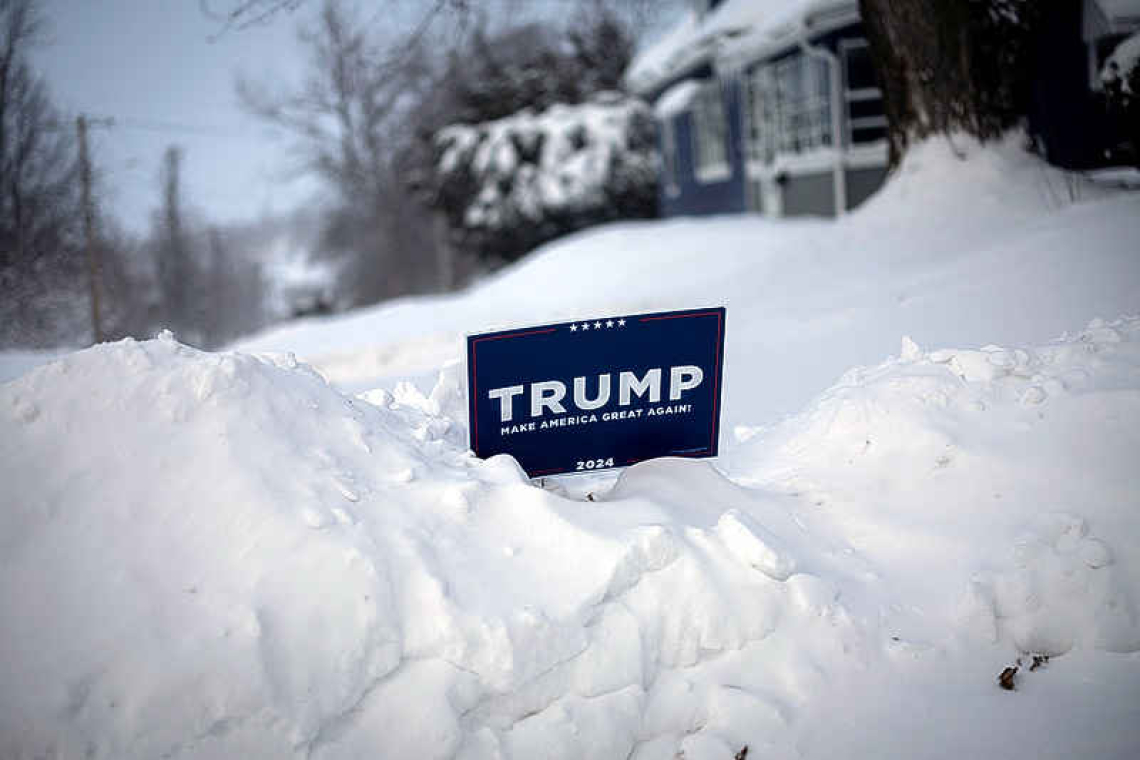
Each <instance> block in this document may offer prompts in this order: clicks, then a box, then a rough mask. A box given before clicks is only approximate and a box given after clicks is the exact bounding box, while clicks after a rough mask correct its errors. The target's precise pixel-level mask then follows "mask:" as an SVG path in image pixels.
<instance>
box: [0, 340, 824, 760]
mask: <svg viewBox="0 0 1140 760" xmlns="http://www.w3.org/2000/svg"><path fill="white" fill-rule="evenodd" d="M455 390H456V383H455V380H454V377H451V376H449V375H448V374H447V373H445V374H444V376H443V378H442V379H441V381H440V383H439V385H438V386H437V390H436V392H434V393H433V394H432V395H431V396H423V395H422V394H418V392H416V391H415V390H414V389H413V388H411V387H410V386H401V387H398V388H397V389H396V391H395V392H394V393H387V392H382V391H381V392H377V393H374V394H372V395H371V396H370V398H371V399H372V401H373V402H374V403H366V402H364V401H360V400H353V399H350V398H348V397H345V396H342V395H340V394H339V393H337V392H336V391H335V390H333V389H331V388H330V387H328V386H327V385H326V384H325V383H324V382H323V381H322V380H321V379H320V378H319V377H318V376H316V375H315V374H314V373H313V372H312V371H311V370H309V369H308V368H306V367H305V366H303V365H297V364H296V362H295V361H293V360H292V359H291V357H282V358H279V359H278V360H276V361H270V360H268V359H257V358H254V357H251V356H245V355H241V354H207V353H201V352H198V351H196V350H193V349H190V348H188V347H185V346H182V345H180V344H178V343H176V342H174V341H173V340H172V339H171V338H170V337H169V336H166V337H163V338H161V339H159V340H156V341H149V342H145V343H136V342H134V341H130V340H128V341H123V342H121V343H117V344H108V345H103V346H99V347H97V348H94V349H89V350H87V351H83V352H80V353H77V354H74V355H72V356H69V357H67V358H65V359H62V360H60V361H57V362H55V363H53V364H50V365H47V366H44V367H41V368H39V369H37V370H35V371H33V372H31V373H29V374H28V375H26V376H24V377H23V378H21V379H19V380H17V381H15V382H12V383H10V384H7V385H5V386H3V387H2V388H0V410H2V416H0V426H2V428H3V435H2V436H0V441H2V444H0V446H2V449H0V481H2V482H4V483H5V495H6V502H8V503H7V505H6V508H5V509H4V510H3V512H2V513H0V520H2V523H0V535H2V536H3V541H4V545H3V549H4V551H3V553H2V555H0V562H2V563H3V572H2V573H0V617H3V619H4V620H5V632H4V659H3V661H4V668H5V678H4V679H3V686H0V736H2V737H3V740H2V741H3V744H2V745H0V754H3V755H4V756H5V757H22V756H40V755H44V754H49V755H50V754H59V755H63V756H74V755H79V754H84V753H87V756H92V757H116V758H125V757H157V756H175V755H182V756H202V757H223V756H225V757H232V756H242V757H282V756H290V755H292V754H294V753H296V754H298V755H301V754H303V755H307V756H311V757H376V756H381V757H393V758H402V757H413V756H414V757H424V756H427V757H456V756H463V757H497V756H500V755H505V756H511V757H534V756H538V755H542V754H549V753H551V752H555V754H556V755H558V756H566V757H598V758H609V757H614V756H628V755H629V754H630V753H631V752H633V751H634V750H636V749H637V748H638V747H640V746H642V745H645V746H650V747H657V748H660V747H665V746H669V747H675V746H676V747H693V748H698V747H701V746H704V747H710V746H717V747H732V746H735V745H738V744H742V743H744V742H747V741H753V742H754V743H755V742H756V741H760V738H759V737H756V735H755V732H756V731H757V728H758V727H759V726H768V727H771V728H772V729H773V730H776V731H784V730H785V729H786V724H787V720H788V715H787V714H786V708H785V707H783V706H782V703H781V702H779V701H778V700H777V701H773V699H770V698H768V697H767V696H765V694H766V693H767V692H768V691H769V690H771V689H773V688H777V687H776V683H778V681H779V680H780V679H783V680H785V681H788V684H787V688H788V689H790V690H792V691H793V692H794V693H795V694H796V695H797V698H802V696H803V695H804V694H806V693H807V691H808V690H810V684H803V683H800V679H799V678H798V677H796V676H794V675H793V674H791V673H790V672H788V669H789V668H791V667H792V666H793V665H794V664H795V663H796V662H797V661H798V659H797V658H801V657H803V656H807V655H806V654H805V655H800V654H794V655H793V654H792V652H791V649H792V644H793V642H794V641H795V640H796V639H798V638H799V637H800V636H801V635H802V634H803V632H804V631H805V630H815V629H822V628H823V627H830V626H833V625H834V624H835V621H834V620H832V616H831V614H830V613H829V612H828V610H830V609H831V607H830V603H831V602H830V600H831V597H832V596H833V595H834V594H833V592H832V591H829V590H828V589H827V584H826V583H824V582H823V581H820V580H818V579H814V580H813V579H812V578H809V577H806V576H800V575H794V574H793V573H794V572H795V569H796V568H797V567H798V566H799V564H800V563H802V562H804V559H803V557H804V556H807V557H810V556H812V551H811V549H810V547H808V546H807V545H806V544H805V542H804V541H803V539H802V537H799V536H796V535H795V527H794V524H793V523H792V521H791V519H790V518H789V517H788V516H787V515H786V514H785V513H784V510H783V508H782V507H781V505H780V504H778V503H777V502H774V501H773V500H771V499H768V498H766V497H764V496H763V495H756V494H751V493H749V492H747V491H745V490H743V489H740V488H738V487H736V486H733V485H732V484H731V483H729V482H728V481H726V480H725V479H724V478H723V477H722V476H720V475H719V474H717V473H716V472H715V471H714V470H713V469H712V468H711V467H710V466H709V465H707V464H704V463H695V462H688V461H679V462H669V461H665V462H655V463H652V464H648V465H645V466H643V467H638V468H633V469H632V470H630V471H628V472H627V473H626V474H625V476H624V477H623V479H622V482H621V483H620V484H619V486H618V487H617V488H616V489H615V491H614V494H613V495H612V497H611V501H610V502H608V503H605V504H602V503H595V504H590V503H589V502H577V501H573V500H569V499H567V498H564V497H561V496H559V495H556V494H554V493H551V492H548V491H544V490H542V489H540V488H537V487H534V486H533V485H530V484H528V483H527V482H526V480H525V478H524V476H523V474H522V473H521V471H520V470H519V468H518V467H517V465H516V464H515V463H514V462H513V460H510V459H507V458H497V459H493V460H489V461H487V462H479V461H476V460H474V459H471V458H470V457H469V455H468V454H467V453H466V452H465V451H464V450H463V448H462V447H461V446H459V445H456V444H455V443H454V438H455V436H454V435H453V433H454V427H453V422H452V420H450V419H449V418H448V417H446V416H441V415H442V414H443V413H445V412H446V411H447V410H462V409H463V404H462V401H461V399H460V398H459V397H458V396H457V394H456V393H455ZM425 409H426V410H428V411H429V412H433V413H435V414H425V413H424V412H423V411H422V410H425ZM800 552H802V554H801V555H800V556H797V553H800ZM807 564H808V565H816V564H818V563H815V562H811V561H808V562H807ZM829 595H831V596H829ZM742 600H748V601H746V602H742ZM821 615H823V616H824V617H822V618H821ZM825 618H826V620H828V621H830V622H824V620H825ZM777 628H780V629H781V630H782V631H783V632H782V633H781V634H780V635H778V636H776V635H775V634H776V632H777ZM819 635H820V636H821V637H822V639H821V640H823V641H827V640H828V637H829V636H830V635H831V634H828V633H826V631H821V633H820V634H819ZM773 637H774V638H773ZM769 638H773V640H774V641H778V642H780V643H779V644H778V645H775V646H777V647H778V648H779V650H780V651H781V652H783V654H782V655H781V658H780V659H781V660H783V659H784V657H790V659H789V660H788V662H787V664H780V663H773V665H772V667H770V668H768V670H767V671H765V672H764V673H763V674H761V673H760V672H757V676H756V678H757V679H760V678H761V677H763V678H764V679H767V680H768V681H769V683H767V684H766V685H764V690H762V691H761V690H759V687H760V685H761V681H760V680H757V681H756V682H755V686H756V688H757V692H756V693H738V691H739V687H737V686H731V687H729V686H728V685H727V684H726V681H725V679H726V678H727V676H726V674H725V668H726V667H729V662H735V663H737V664H738V665H739V663H741V662H752V661H755V662H759V661H761V660H762V659H764V658H765V657H767V656H768V655H766V654H764V651H766V650H767V648H768V645H764V646H763V647H762V649H763V650H764V651H761V650H759V649H758V650H755V651H753V650H752V649H751V648H753V647H756V646H759V645H760V643H761V642H764V641H765V640H767V639H769ZM719 655H731V659H730V660H729V661H725V660H724V659H722V658H719V657H718V656H719ZM772 679H776V680H775V681H773V680H772ZM753 737H756V738H753ZM776 738H778V737H772V738H771V739H770V741H774V740H775V739H776ZM738 748H739V747H737V749H738ZM655 751H656V750H655ZM695 751H696V750H695V749H694V752H695ZM733 751H735V750H733ZM649 756H652V753H650V755H649ZM695 756H701V755H700V754H699V753H697V754H696V755H695Z"/></svg>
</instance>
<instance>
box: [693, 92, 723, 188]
mask: <svg viewBox="0 0 1140 760" xmlns="http://www.w3.org/2000/svg"><path fill="white" fill-rule="evenodd" d="M691 114H692V126H693V129H692V141H693V175H694V176H695V177H696V179H697V181H698V182H701V183H704V184H708V183H710V182H721V181H723V180H726V179H728V178H729V177H731V176H732V168H731V167H730V166H729V165H728V116H727V114H726V113H725V106H724V93H723V92H722V90H721V85H720V82H719V80H716V79H713V80H711V81H709V82H708V83H707V84H705V85H704V86H702V87H701V89H700V92H698V93H697V95H696V97H694V98H693V109H692V111H691Z"/></svg>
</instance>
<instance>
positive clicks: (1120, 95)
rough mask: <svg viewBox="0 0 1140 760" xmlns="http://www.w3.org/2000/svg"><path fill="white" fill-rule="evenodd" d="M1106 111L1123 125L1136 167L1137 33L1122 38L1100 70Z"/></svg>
mask: <svg viewBox="0 0 1140 760" xmlns="http://www.w3.org/2000/svg"><path fill="white" fill-rule="evenodd" d="M1100 80H1101V82H1102V83H1103V84H1104V92H1105V96H1106V97H1107V98H1108V108H1109V111H1110V112H1111V113H1112V115H1113V116H1114V117H1116V118H1119V119H1120V120H1121V122H1122V123H1123V125H1124V128H1125V130H1126V132H1125V133H1126V135H1127V138H1128V140H1129V142H1130V143H1131V146H1132V159H1133V162H1135V163H1138V164H1140V32H1136V33H1135V34H1133V35H1132V36H1131V37H1128V38H1126V39H1125V40H1124V41H1122V42H1121V43H1120V44H1119V45H1117V46H1116V50H1114V51H1113V52H1112V55H1110V56H1109V57H1108V59H1107V60H1106V61H1105V62H1104V68H1102V69H1101V71H1100Z"/></svg>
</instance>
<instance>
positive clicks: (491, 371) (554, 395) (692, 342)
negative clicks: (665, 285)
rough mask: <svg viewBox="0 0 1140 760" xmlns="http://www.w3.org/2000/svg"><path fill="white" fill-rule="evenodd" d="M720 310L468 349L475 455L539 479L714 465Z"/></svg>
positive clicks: (602, 324) (527, 333) (601, 324)
mask: <svg viewBox="0 0 1140 760" xmlns="http://www.w3.org/2000/svg"><path fill="white" fill-rule="evenodd" d="M724 320H725V310H724V308H714V309H692V310H688V311H669V312H659V313H656V314H635V315H627V316H616V317H601V318H596V319H586V320H579V321H576V322H562V323H558V324H552V325H540V326H537V327H527V328H521V329H517V330H504V331H501V332H491V333H484V334H481V335H471V336H468V338H467V389H468V394H467V395H468V402H467V403H468V415H469V421H470V426H469V429H470V431H471V449H472V450H473V451H474V452H475V454H476V455H477V456H479V457H482V458H486V457H490V456H494V455H495V454H510V455H511V456H513V457H514V458H515V459H517V460H518V462H519V464H520V465H522V467H523V469H524V470H526V472H527V474H528V475H530V476H531V477H532V478H533V477H539V476H542V475H554V474H557V473H563V472H580V471H586V470H598V469H606V468H610V467H624V466H626V465H630V464H633V463H635V462H640V461H643V460H645V459H652V458H654V457H661V456H685V457H711V456H716V454H717V448H718V445H717V444H718V438H719V435H720V389H721V368H722V366H723V364H724V324H725V322H724Z"/></svg>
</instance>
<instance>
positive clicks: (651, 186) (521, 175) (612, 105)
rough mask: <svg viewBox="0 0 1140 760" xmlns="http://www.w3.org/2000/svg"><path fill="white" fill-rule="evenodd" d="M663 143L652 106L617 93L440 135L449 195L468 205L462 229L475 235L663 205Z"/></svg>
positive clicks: (441, 165) (440, 168)
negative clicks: (659, 144) (659, 146)
mask: <svg viewBox="0 0 1140 760" xmlns="http://www.w3.org/2000/svg"><path fill="white" fill-rule="evenodd" d="M654 136H655V132H654V126H653V118H652V114H651V113H650V111H649V109H648V107H647V106H646V105H645V104H644V103H642V102H641V101H639V100H636V99H633V98H628V97H625V96H622V95H619V94H616V93H602V94H600V95H597V96H595V98H594V99H593V100H592V101H590V102H587V103H582V104H579V105H564V104H558V105H554V106H551V107H550V108H549V109H547V110H545V111H543V112H541V113H537V114H535V113H532V112H530V111H522V112H520V113H518V114H514V115H512V116H508V117H506V118H503V119H499V120H497V121H492V122H488V123H485V124H477V125H467V124H456V125H452V126H449V127H445V128H444V129H442V130H440V131H439V133H438V134H437V135H436V144H437V148H438V150H439V161H438V165H437V169H438V173H439V175H440V182H441V185H442V191H441V192H442V193H443V195H444V196H448V195H449V194H453V193H457V194H458V195H459V196H461V197H460V200H461V201H462V202H463V203H464V204H465V207H464V209H463V210H462V215H461V218H462V224H463V226H465V227H467V228H469V229H472V230H479V229H490V230H496V229H500V228H503V227H512V226H517V225H519V224H520V223H532V224H533V223H537V222H540V221H543V220H545V219H547V218H550V219H552V220H555V221H556V220H558V219H559V218H561V217H567V216H581V215H592V216H594V217H597V218H598V220H602V219H612V218H615V217H617V216H619V215H620V214H619V212H620V211H621V209H622V208H623V207H624V206H627V205H630V204H631V203H632V204H635V205H636V204H637V203H638V202H642V203H643V202H644V201H645V199H648V200H650V201H651V200H652V198H653V197H654V193H655V192H656V176H657V169H656V157H655V156H656V154H655V152H654V141H655V137H654ZM469 185H473V186H474V187H473V190H469V189H468V186H469ZM639 199H640V200H639Z"/></svg>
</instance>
